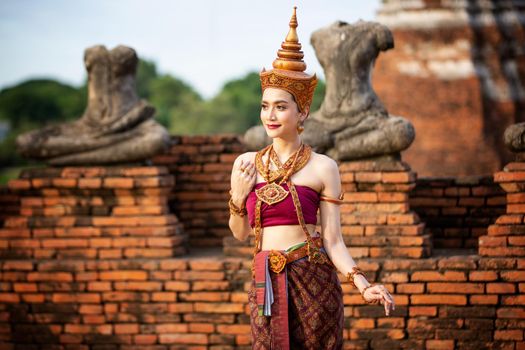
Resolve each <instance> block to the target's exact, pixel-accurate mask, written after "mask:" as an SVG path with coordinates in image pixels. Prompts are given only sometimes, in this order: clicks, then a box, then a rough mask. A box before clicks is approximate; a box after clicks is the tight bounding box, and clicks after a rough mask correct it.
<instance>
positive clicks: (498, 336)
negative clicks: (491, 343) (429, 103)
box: [494, 329, 523, 340]
mask: <svg viewBox="0 0 525 350" xmlns="http://www.w3.org/2000/svg"><path fill="white" fill-rule="evenodd" d="M494 340H523V330H521V329H502V330H495V331H494Z"/></svg>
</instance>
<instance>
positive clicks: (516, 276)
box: [500, 271, 525, 282]
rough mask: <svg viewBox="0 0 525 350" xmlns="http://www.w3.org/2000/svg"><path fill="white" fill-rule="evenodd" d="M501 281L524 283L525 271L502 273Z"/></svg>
mask: <svg viewBox="0 0 525 350" xmlns="http://www.w3.org/2000/svg"><path fill="white" fill-rule="evenodd" d="M500 276H501V279H502V280H504V281H511V282H524V281H525V271H501V272H500Z"/></svg>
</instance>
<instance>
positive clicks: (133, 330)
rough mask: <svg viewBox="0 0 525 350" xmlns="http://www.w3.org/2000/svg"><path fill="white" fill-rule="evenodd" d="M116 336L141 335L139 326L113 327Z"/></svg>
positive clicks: (124, 325) (121, 325)
mask: <svg viewBox="0 0 525 350" xmlns="http://www.w3.org/2000/svg"><path fill="white" fill-rule="evenodd" d="M113 327H114V329H115V334H137V333H139V325H138V324H125V323H124V324H115V325H113Z"/></svg>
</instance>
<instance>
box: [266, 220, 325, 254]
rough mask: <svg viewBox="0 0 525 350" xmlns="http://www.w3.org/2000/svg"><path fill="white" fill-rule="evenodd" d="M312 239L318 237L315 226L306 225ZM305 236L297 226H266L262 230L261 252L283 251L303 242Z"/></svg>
mask: <svg viewBox="0 0 525 350" xmlns="http://www.w3.org/2000/svg"><path fill="white" fill-rule="evenodd" d="M306 227H307V228H308V232H310V235H311V236H312V237H316V236H319V234H318V233H317V232H316V229H315V228H316V227H315V225H306ZM305 239H306V235H305V234H304V232H303V229H302V228H301V226H299V225H282V226H268V227H264V228H263V229H262V248H261V250H272V249H273V250H285V249H287V248H289V247H291V246H293V245H295V244H298V243H301V242H304V241H305Z"/></svg>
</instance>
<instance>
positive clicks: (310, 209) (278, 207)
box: [246, 182, 319, 227]
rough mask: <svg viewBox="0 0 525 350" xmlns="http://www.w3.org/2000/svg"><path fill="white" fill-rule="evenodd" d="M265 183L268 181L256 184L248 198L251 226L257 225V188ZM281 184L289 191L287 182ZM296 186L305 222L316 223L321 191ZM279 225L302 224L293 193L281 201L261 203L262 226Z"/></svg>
mask: <svg viewBox="0 0 525 350" xmlns="http://www.w3.org/2000/svg"><path fill="white" fill-rule="evenodd" d="M264 185H266V182H260V183H258V184H255V186H254V187H253V189H252V191H251V192H250V194H249V195H248V198H247V199H246V210H247V211H248V219H249V221H250V226H251V227H254V226H255V204H256V202H257V195H256V194H255V189H259V188H261V187H263V186H264ZM281 186H282V187H283V188H284V189H285V190H287V191H288V185H287V184H286V183H283V184H282V185H281ZM295 188H296V189H297V196H298V197H299V202H300V203H301V209H302V211H303V216H304V222H305V223H306V224H313V225H316V224H317V210H318V209H319V193H317V192H316V191H315V190H314V189H312V188H310V187H308V186H301V185H295ZM278 225H300V224H299V221H298V219H297V213H296V212H295V206H294V204H293V199H292V194H291V193H289V194H288V196H286V198H285V199H283V200H282V201H280V202H279V203H275V204H273V205H268V204H266V203H264V202H262V203H261V227H268V226H278Z"/></svg>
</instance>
